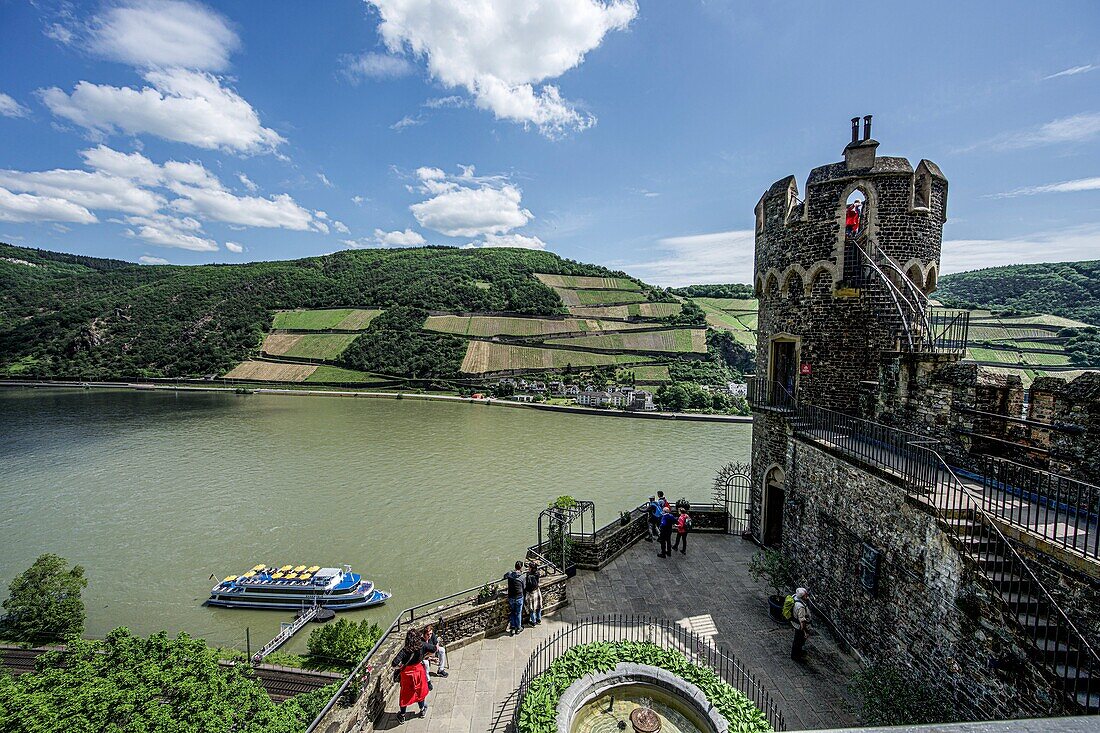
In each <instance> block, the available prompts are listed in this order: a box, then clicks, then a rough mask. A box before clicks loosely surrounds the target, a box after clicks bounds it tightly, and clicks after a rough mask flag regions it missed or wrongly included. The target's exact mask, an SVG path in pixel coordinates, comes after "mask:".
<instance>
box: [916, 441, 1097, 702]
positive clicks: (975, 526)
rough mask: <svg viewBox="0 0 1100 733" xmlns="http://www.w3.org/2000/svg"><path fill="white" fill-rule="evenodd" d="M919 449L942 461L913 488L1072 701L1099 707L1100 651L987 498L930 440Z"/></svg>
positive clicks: (928, 459)
mask: <svg viewBox="0 0 1100 733" xmlns="http://www.w3.org/2000/svg"><path fill="white" fill-rule="evenodd" d="M918 450H919V451H921V452H923V453H925V454H926V460H927V462H929V463H934V464H936V465H937V466H938V470H937V471H936V472H935V473H934V474H933V479H934V481H933V485H932V491H931V492H930V493H929V492H927V491H925V490H919V491H918V490H916V489H915V488H914V489H910V491H909V493H910V495H911V496H913V497H914V498H915V499H916V500H917V501H920V502H923V503H924V504H925V505H926V506H929V507H931V508H932V510H933V511H934V512H935V513H936V515H937V516H938V518H939V519H940V524H941V526H942V527H943V528H944V529H945V531H946V532H948V535H949V536H950V537H952V539H953V540H954V544H955V546H956V547H958V548H959V551H960V552H961V553H962V554H963V555H964V556H966V557H967V558H968V559H969V560H970V563H971V565H972V566H974V567H977V568H979V569H980V570H981V571H982V573H983V574H984V575H985V577H986V579H987V580H988V581H989V583H990V584H991V585H992V586H993V588H994V589H995V590H996V592H997V594H998V595H999V596H1000V599H1001V602H1002V603H1003V607H1004V609H1005V616H1006V618H1007V620H1008V621H1009V622H1010V623H1011V622H1015V623H1016V625H1017V626H1018V628H1019V629H1020V630H1021V633H1022V634H1023V635H1024V636H1025V637H1026V638H1027V640H1028V641H1030V642H1031V645H1032V649H1031V652H1032V654H1033V655H1034V656H1035V657H1036V658H1037V660H1038V661H1039V663H1040V664H1043V665H1044V666H1045V667H1046V668H1047V669H1048V670H1050V671H1051V672H1052V674H1053V676H1054V677H1055V681H1056V683H1057V685H1058V686H1059V687H1060V688H1061V689H1062V690H1063V692H1064V693H1065V695H1066V698H1067V700H1068V701H1069V702H1070V704H1071V705H1072V706H1076V707H1078V708H1080V709H1081V710H1082V711H1084V712H1086V713H1097V712H1100V655H1098V653H1097V649H1096V648H1095V647H1094V646H1093V643H1091V642H1090V641H1089V639H1088V637H1087V636H1086V635H1085V634H1083V633H1082V632H1081V630H1080V629H1079V628H1078V627H1077V626H1076V625H1075V624H1074V623H1073V621H1072V620H1070V618H1069V616H1067V615H1066V613H1065V612H1064V611H1063V610H1062V607H1061V606H1060V605H1059V604H1058V602H1057V601H1056V600H1055V598H1054V597H1053V596H1052V595H1051V594H1050V591H1048V590H1047V588H1046V586H1045V585H1044V584H1043V582H1042V581H1041V580H1040V579H1039V578H1038V577H1037V576H1036V575H1035V573H1034V572H1033V571H1032V569H1031V566H1030V565H1029V564H1028V563H1027V561H1025V560H1024V559H1023V558H1022V557H1021V556H1020V554H1019V553H1018V552H1017V551H1016V549H1015V547H1014V546H1013V545H1012V543H1011V542H1010V541H1009V540H1008V538H1006V537H1005V535H1004V534H1003V533H1002V531H1001V529H1000V527H999V526H998V524H997V523H998V521H1003V517H1002V516H1001V515H999V514H998V515H994V514H993V513H992V512H990V511H988V510H987V509H986V503H987V502H986V498H985V497H984V496H982V495H979V494H978V493H977V492H975V491H974V490H972V489H970V488H969V487H968V486H966V485H964V484H963V483H962V482H961V481H960V480H959V478H958V476H957V475H956V474H955V472H954V471H953V470H952V469H951V468H950V467H949V466H948V465H947V463H945V462H944V460H943V458H942V456H940V455H939V453H937V452H936V451H935V450H933V449H932V448H931V447H928V446H921V447H919V448H918Z"/></svg>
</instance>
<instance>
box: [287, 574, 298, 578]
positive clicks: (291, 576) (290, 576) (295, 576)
mask: <svg viewBox="0 0 1100 733" xmlns="http://www.w3.org/2000/svg"><path fill="white" fill-rule="evenodd" d="M297 577H298V573H287V574H286V579H287V580H295V579H297Z"/></svg>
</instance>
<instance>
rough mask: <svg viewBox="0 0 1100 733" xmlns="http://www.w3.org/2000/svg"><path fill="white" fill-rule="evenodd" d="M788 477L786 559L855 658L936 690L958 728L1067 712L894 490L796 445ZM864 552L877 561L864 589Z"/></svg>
mask: <svg viewBox="0 0 1100 733" xmlns="http://www.w3.org/2000/svg"><path fill="white" fill-rule="evenodd" d="M786 468H787V476H786V491H787V502H786V505H785V509H784V518H783V521H784V534H783V548H782V549H783V552H784V553H785V554H787V555H788V556H790V557H792V558H793V559H794V561H795V562H796V564H797V566H798V575H799V578H798V580H799V582H800V583H801V584H803V585H805V586H806V587H808V588H810V589H811V593H812V596H813V599H814V603H815V606H816V607H817V609H818V610H819V611H820V612H821V613H824V614H826V615H827V616H828V618H829V620H830V621H831V623H832V625H833V626H834V627H835V628H836V630H837V632H838V633H839V634H840V635H841V636H843V637H844V638H846V639H847V641H848V643H849V644H851V645H852V646H853V647H854V648H855V649H856V650H857V651H858V652H859V653H860V654H861V655H863V656H864V657H865V658H866V659H868V660H870V661H877V660H885V661H891V662H898V663H901V664H902V665H904V666H906V667H908V668H910V669H913V670H915V671H916V672H917V673H919V675H920V676H921V677H923V678H924V679H926V680H929V681H934V682H935V683H936V684H938V685H941V686H942V688H943V689H944V690H945V691H946V692H947V693H949V694H950V695H951V697H952V698H953V700H954V702H955V706H956V712H957V714H958V716H959V717H960V718H962V719H974V720H977V719H986V718H990V717H994V718H1004V717H1027V716H1032V715H1052V714H1058V713H1062V712H1063V707H1062V706H1063V702H1062V698H1061V695H1060V693H1059V692H1058V691H1057V689H1056V688H1055V687H1054V686H1053V682H1052V680H1050V679H1048V677H1047V672H1046V671H1045V670H1044V669H1043V668H1042V667H1041V666H1039V665H1034V664H1032V663H1031V661H1030V656H1029V653H1028V651H1027V649H1028V645H1027V642H1026V641H1025V640H1023V639H1021V638H1017V637H1016V636H1015V635H1014V634H1015V631H1014V630H1015V629H1018V628H1019V627H1018V625H1017V624H1016V623H1014V622H1013V621H1012V620H1009V619H1007V618H1005V617H1004V613H1005V611H1004V609H1003V605H1002V604H1001V602H1000V600H999V597H998V596H997V595H996V593H995V591H994V590H993V589H992V588H991V587H989V586H988V585H987V583H986V581H985V579H984V576H981V575H980V574H979V573H976V572H974V571H973V570H972V569H971V568H970V567H969V566H968V565H967V563H966V561H965V559H964V558H963V557H962V555H961V554H960V553H959V552H958V551H957V550H956V549H955V547H954V546H953V545H952V544H951V541H950V540H949V539H948V536H947V535H946V534H945V533H944V532H943V531H942V530H941V529H940V527H939V525H938V522H937V520H936V519H935V518H934V517H933V516H931V515H930V514H928V513H926V512H925V511H924V510H923V509H922V508H921V507H920V506H919V505H917V504H915V503H914V502H912V501H910V500H909V499H908V498H907V496H906V492H905V490H904V489H903V488H902V487H901V486H900V485H898V484H896V483H893V482H892V481H891V480H890V479H889V478H887V477H885V476H876V475H873V474H872V473H870V472H868V471H866V470H863V469H862V468H861V467H859V466H857V465H855V464H852V463H850V462H849V461H847V460H846V459H844V458H841V457H839V456H836V455H833V454H832V453H830V452H828V451H827V450H826V449H824V448H822V447H820V446H818V445H816V444H814V443H811V442H808V441H805V440H801V439H796V440H792V441H791V446H790V461H789V462H788V464H787V466H786ZM868 551H874V552H877V553H878V560H877V563H878V564H877V578H876V582H875V583H874V584H873V587H871V588H868V587H865V585H864V583H863V580H864V577H863V572H862V571H863V568H864V565H863V561H864V558H865V557H866V556H867V552H868Z"/></svg>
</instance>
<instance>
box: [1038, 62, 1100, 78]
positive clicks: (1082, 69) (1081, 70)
mask: <svg viewBox="0 0 1100 733" xmlns="http://www.w3.org/2000/svg"><path fill="white" fill-rule="evenodd" d="M1095 68H1097V67H1096V64H1085V65H1084V66H1071V67H1069V68H1068V69H1062V70H1061V71H1059V72H1058V73H1056V74H1051V75H1050V76H1044V77H1043V79H1044V80H1045V79H1057V78H1058V77H1060V76H1077V75H1078V74H1087V73H1088V72H1090V71H1092V70H1093V69H1095Z"/></svg>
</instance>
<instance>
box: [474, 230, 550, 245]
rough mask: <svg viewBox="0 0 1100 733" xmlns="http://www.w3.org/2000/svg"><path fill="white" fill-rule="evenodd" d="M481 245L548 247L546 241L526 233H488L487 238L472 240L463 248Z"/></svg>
mask: <svg viewBox="0 0 1100 733" xmlns="http://www.w3.org/2000/svg"><path fill="white" fill-rule="evenodd" d="M479 247H518V248H520V249H546V242H544V241H542V240H541V239H539V238H538V237H528V236H526V235H524V234H516V233H515V232H513V233H512V234H486V235H485V239H483V240H481V241H479V242H470V243H469V244H466V245H464V246H463V249H473V248H479Z"/></svg>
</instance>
